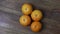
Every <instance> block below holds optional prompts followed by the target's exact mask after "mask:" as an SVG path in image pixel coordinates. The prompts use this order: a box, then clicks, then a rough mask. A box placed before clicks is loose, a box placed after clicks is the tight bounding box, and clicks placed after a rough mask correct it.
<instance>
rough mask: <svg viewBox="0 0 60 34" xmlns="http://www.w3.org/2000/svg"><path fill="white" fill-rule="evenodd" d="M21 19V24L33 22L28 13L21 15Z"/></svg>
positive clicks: (25, 24) (26, 24)
mask: <svg viewBox="0 0 60 34" xmlns="http://www.w3.org/2000/svg"><path fill="white" fill-rule="evenodd" d="M19 21H20V24H21V25H23V26H28V25H29V24H30V23H31V19H30V17H29V16H27V15H23V16H21V17H20V19H19Z"/></svg>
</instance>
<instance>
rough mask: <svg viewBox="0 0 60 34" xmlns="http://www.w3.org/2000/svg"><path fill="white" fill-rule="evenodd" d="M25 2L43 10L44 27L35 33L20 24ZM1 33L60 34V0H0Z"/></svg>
mask: <svg viewBox="0 0 60 34" xmlns="http://www.w3.org/2000/svg"><path fill="white" fill-rule="evenodd" d="M23 3H31V4H32V5H33V8H34V9H39V10H41V11H42V12H43V15H44V18H43V19H42V20H41V23H43V28H42V30H41V31H40V32H38V33H34V32H32V31H31V30H30V26H28V27H23V26H21V25H20V24H19V17H20V16H21V15H22V13H21V6H22V4H23ZM0 34H60V0H0Z"/></svg>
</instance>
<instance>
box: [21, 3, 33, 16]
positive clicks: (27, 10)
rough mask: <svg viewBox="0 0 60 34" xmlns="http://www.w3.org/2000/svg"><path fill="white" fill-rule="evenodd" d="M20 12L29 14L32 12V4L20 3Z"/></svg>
mask: <svg viewBox="0 0 60 34" xmlns="http://www.w3.org/2000/svg"><path fill="white" fill-rule="evenodd" d="M22 13H23V14H25V15H29V14H31V13H32V5H31V4H27V3H25V4H23V5H22Z"/></svg>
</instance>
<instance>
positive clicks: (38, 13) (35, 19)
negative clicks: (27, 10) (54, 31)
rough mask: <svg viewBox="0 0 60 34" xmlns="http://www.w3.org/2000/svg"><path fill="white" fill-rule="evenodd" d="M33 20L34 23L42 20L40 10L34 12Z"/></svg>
mask: <svg viewBox="0 0 60 34" xmlns="http://www.w3.org/2000/svg"><path fill="white" fill-rule="evenodd" d="M31 18H32V19H33V20H34V21H39V20H41V19H42V12H41V11H40V10H34V11H33V12H32V14H31Z"/></svg>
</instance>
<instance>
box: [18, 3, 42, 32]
mask: <svg viewBox="0 0 60 34" xmlns="http://www.w3.org/2000/svg"><path fill="white" fill-rule="evenodd" d="M22 13H23V14H24V15H22V16H21V17H20V19H19V22H20V24H21V25H22V26H28V25H30V24H31V26H30V28H31V30H32V31H33V32H38V31H40V30H41V28H42V24H41V22H39V21H40V20H41V19H42V16H43V15H42V12H41V11H40V10H33V8H32V5H31V4H28V3H25V4H23V5H22ZM29 15H30V16H31V17H30V16H29ZM32 20H33V22H32Z"/></svg>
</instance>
